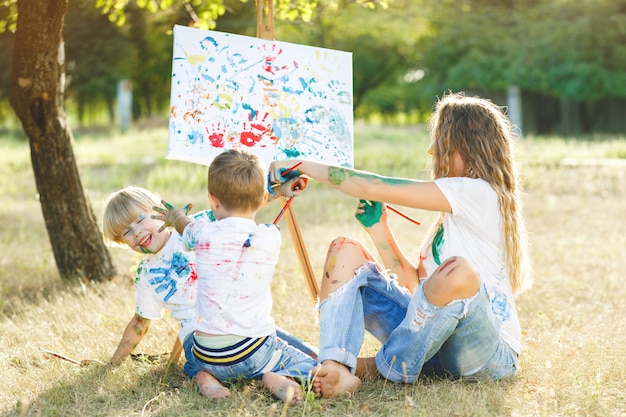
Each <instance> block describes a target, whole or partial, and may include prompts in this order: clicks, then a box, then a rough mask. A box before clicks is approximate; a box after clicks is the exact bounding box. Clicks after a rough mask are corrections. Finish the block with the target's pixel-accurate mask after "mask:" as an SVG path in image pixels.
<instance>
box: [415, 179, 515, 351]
mask: <svg viewBox="0 0 626 417" xmlns="http://www.w3.org/2000/svg"><path fill="white" fill-rule="evenodd" d="M435 183H436V184H437V186H438V187H439V189H440V190H441V191H442V192H443V194H444V195H445V196H446V198H447V199H448V202H449V203H450V207H451V208H452V213H451V214H450V213H446V214H445V215H444V217H443V223H442V225H441V226H440V228H439V230H438V232H437V233H436V235H435V237H434V238H433V240H432V242H426V243H425V244H424V246H423V247H422V250H421V254H420V256H421V259H422V264H423V265H424V268H425V269H426V272H427V274H428V276H430V274H432V273H433V272H434V270H435V269H436V268H437V267H438V266H439V265H440V264H441V263H442V262H443V261H444V260H445V259H447V258H449V257H452V256H463V257H465V258H467V259H469V260H470V262H472V264H473V266H474V268H476V270H477V271H478V274H479V275H480V279H481V281H482V282H483V283H484V284H485V287H486V289H487V293H488V294H489V299H490V300H491V308H492V311H493V313H494V314H495V316H496V317H497V319H498V320H499V321H500V323H501V327H500V336H501V337H502V339H503V340H504V341H505V342H506V343H507V344H508V345H509V346H510V347H511V348H512V349H513V350H514V351H515V352H517V353H520V351H521V328H520V323H519V318H518V316H517V311H516V308H515V301H514V296H513V290H512V288H511V282H510V279H509V270H508V266H507V263H506V257H505V256H506V252H505V242H504V236H503V229H502V216H501V215H500V204H499V201H498V195H497V194H496V192H495V191H494V190H493V188H492V187H491V185H489V183H487V182H486V181H484V180H481V179H472V178H464V177H454V178H439V179H437V180H435Z"/></svg>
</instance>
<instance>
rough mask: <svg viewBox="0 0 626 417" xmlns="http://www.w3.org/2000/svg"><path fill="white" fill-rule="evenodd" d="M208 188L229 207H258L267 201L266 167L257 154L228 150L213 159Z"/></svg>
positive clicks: (235, 208) (248, 208) (236, 208)
mask: <svg viewBox="0 0 626 417" xmlns="http://www.w3.org/2000/svg"><path fill="white" fill-rule="evenodd" d="M208 188H209V192H210V193H211V194H212V195H213V196H215V197H216V198H217V199H218V200H219V201H220V203H221V204H223V205H224V208H226V209H227V210H245V211H249V210H256V209H258V208H259V207H261V206H262V205H263V203H264V202H265V193H266V191H267V170H266V168H265V166H264V164H263V161H262V160H261V158H259V157H258V156H257V155H255V154H254V153H252V152H249V151H246V150H244V149H238V148H233V149H228V150H226V151H224V152H222V153H221V154H219V155H218V156H217V157H215V159H214V160H213V162H211V165H210V166H209V178H208Z"/></svg>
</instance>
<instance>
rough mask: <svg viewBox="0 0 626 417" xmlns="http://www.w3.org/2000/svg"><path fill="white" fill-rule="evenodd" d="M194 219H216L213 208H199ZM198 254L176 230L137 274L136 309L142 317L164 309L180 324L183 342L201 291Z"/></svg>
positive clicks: (156, 314)
mask: <svg viewBox="0 0 626 417" xmlns="http://www.w3.org/2000/svg"><path fill="white" fill-rule="evenodd" d="M191 218H192V219H205V220H206V221H211V220H212V219H213V220H214V219H215V218H214V217H213V213H212V212H211V210H204V211H200V212H198V213H196V214H194V215H192V216H191ZM197 278H198V276H197V275H196V263H195V254H194V253H193V252H190V251H187V250H185V247H184V245H183V241H182V237H181V235H179V234H178V233H176V232H172V235H171V236H170V238H169V239H168V241H167V243H166V244H165V246H164V247H163V248H162V249H161V250H160V251H159V252H157V253H154V254H150V255H146V257H145V258H144V259H142V260H141V262H140V263H139V265H138V266H137V271H136V273H135V289H136V296H135V297H136V298H135V312H136V313H137V314H139V315H140V316H141V317H143V318H146V319H150V320H158V319H160V318H162V317H163V314H164V313H165V309H168V310H170V313H171V315H172V317H173V318H174V319H176V320H177V321H179V322H180V323H181V329H180V331H179V334H178V335H179V337H180V339H181V342H182V341H184V340H185V338H186V337H187V335H188V334H189V333H191V332H192V331H193V327H192V326H191V319H192V318H193V315H194V313H195V310H196V298H197V294H198V281H197Z"/></svg>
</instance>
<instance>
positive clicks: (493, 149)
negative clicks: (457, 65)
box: [430, 93, 532, 294]
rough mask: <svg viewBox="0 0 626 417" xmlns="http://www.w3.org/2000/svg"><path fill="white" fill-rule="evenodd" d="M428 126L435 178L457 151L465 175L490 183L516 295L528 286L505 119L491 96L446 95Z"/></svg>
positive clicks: (442, 174)
mask: <svg viewBox="0 0 626 417" xmlns="http://www.w3.org/2000/svg"><path fill="white" fill-rule="evenodd" d="M430 129H431V136H432V141H433V142H432V144H431V150H432V153H433V167H432V176H433V178H434V179H437V178H443V177H446V176H447V175H448V174H449V172H450V170H451V169H452V167H453V163H452V158H453V155H454V154H455V152H458V154H459V156H460V157H461V159H462V160H463V162H464V163H465V170H466V171H465V173H464V176H466V177H469V178H480V179H483V180H484V181H487V182H488V183H489V184H491V186H492V187H493V189H494V190H495V192H496V193H497V194H498V199H499V202H500V214H501V215H502V223H503V233H504V239H505V249H506V256H507V264H508V268H509V275H510V280H511V287H512V288H513V292H514V293H516V294H517V293H520V292H522V291H524V290H525V289H527V288H530V286H531V282H532V274H531V268H530V262H529V259H528V239H527V235H526V225H525V222H524V216H523V213H522V203H521V196H520V194H521V186H520V180H519V177H518V173H517V168H516V164H515V159H514V149H513V148H514V140H513V132H512V126H511V123H510V121H509V119H508V117H507V116H506V114H504V112H503V111H502V109H501V108H500V107H498V106H497V105H495V104H494V103H492V102H491V101H489V100H486V99H483V98H478V97H466V96H465V95H464V94H461V93H456V94H452V93H450V94H447V95H445V96H443V97H442V98H441V99H440V100H439V101H438V102H437V104H436V105H435V111H434V112H433V115H432V118H431V121H430Z"/></svg>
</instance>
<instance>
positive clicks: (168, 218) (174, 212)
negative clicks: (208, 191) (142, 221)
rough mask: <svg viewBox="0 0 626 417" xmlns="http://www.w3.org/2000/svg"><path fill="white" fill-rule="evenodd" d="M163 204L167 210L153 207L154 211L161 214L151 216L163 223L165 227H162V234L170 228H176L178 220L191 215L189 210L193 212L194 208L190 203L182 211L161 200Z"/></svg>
mask: <svg viewBox="0 0 626 417" xmlns="http://www.w3.org/2000/svg"><path fill="white" fill-rule="evenodd" d="M161 204H163V207H165V208H163V207H157V206H154V207H152V208H153V209H154V211H157V212H159V213H161V214H154V215H152V216H151V217H152V218H153V219H156V220H161V221H163V226H161V228H160V229H159V232H162V231H163V230H165V229H166V228H167V227H168V226H174V225H175V222H176V219H177V218H179V217H181V216H187V213H189V210H191V207H192V206H191V203H190V204H187V205H186V206H185V207H184V208H182V209H177V208H175V207H174V206H173V205H171V204H170V203H168V202H167V201H165V200H161Z"/></svg>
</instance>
